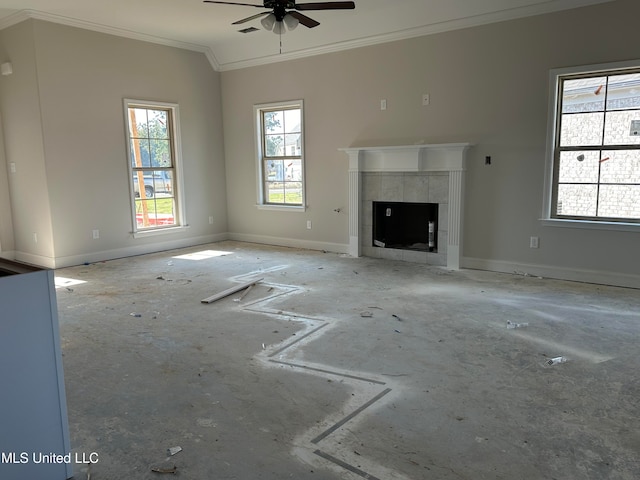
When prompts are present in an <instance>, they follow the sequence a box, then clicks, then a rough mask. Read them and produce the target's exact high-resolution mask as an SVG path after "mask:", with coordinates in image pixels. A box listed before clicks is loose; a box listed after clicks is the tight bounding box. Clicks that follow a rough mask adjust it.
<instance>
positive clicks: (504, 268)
mask: <svg viewBox="0 0 640 480" xmlns="http://www.w3.org/2000/svg"><path fill="white" fill-rule="evenodd" d="M462 268H470V269H473V270H488V271H491V272H501V273H516V274H520V275H531V276H534V277H544V278H554V279H558V280H570V281H574V282H584V283H595V284H598V285H612V286H616V287H629V288H640V275H632V274H628V273H618V272H607V271H601V270H585V269H579V268H566V267H556V266H551V265H533V264H526V263H515V262H507V261H504V260H487V259H483V258H472V257H463V258H462Z"/></svg>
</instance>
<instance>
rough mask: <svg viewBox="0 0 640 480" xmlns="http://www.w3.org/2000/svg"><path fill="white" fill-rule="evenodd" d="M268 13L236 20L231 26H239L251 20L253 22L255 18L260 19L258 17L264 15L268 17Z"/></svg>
mask: <svg viewBox="0 0 640 480" xmlns="http://www.w3.org/2000/svg"><path fill="white" fill-rule="evenodd" d="M269 13H270V12H262V13H256V14H255V15H251V16H250V17H247V18H243V19H242V20H236V21H235V22H233V23H232V24H231V25H239V24H241V23H245V22H250V21H251V20H254V19H256V18H260V17H262V16H264V15H269Z"/></svg>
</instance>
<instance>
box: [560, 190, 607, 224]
mask: <svg viewBox="0 0 640 480" xmlns="http://www.w3.org/2000/svg"><path fill="white" fill-rule="evenodd" d="M597 194H598V189H597V186H596V185H571V184H569V185H567V184H560V185H558V207H557V213H558V215H569V216H586V217H594V216H595V215H596V206H597V202H596V197H597Z"/></svg>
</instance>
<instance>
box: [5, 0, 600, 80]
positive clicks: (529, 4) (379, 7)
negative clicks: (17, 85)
mask: <svg viewBox="0 0 640 480" xmlns="http://www.w3.org/2000/svg"><path fill="white" fill-rule="evenodd" d="M231 1H237V2H240V3H251V4H256V5H261V4H262V0H231ZM307 1H308V0H298V3H299V4H301V3H305V2H307ZM607 1H613V0H355V3H356V8H355V10H333V11H305V12H303V13H305V14H306V15H308V16H310V17H312V18H313V19H315V20H317V21H319V22H320V23H321V25H320V26H318V27H316V28H313V29H308V28H306V27H304V26H302V25H300V26H299V27H298V28H297V29H296V30H294V31H292V32H288V33H286V34H285V35H283V36H282V38H281V39H280V38H279V37H278V35H275V34H274V33H272V32H268V31H265V30H264V29H262V27H261V25H260V21H259V20H254V21H252V22H248V23H244V24H242V25H231V23H232V22H234V21H236V20H240V19H242V18H245V17H248V16H251V15H254V14H256V13H260V11H261V10H259V9H258V8H251V7H247V6H238V5H217V4H207V3H203V2H202V0H0V29H2V28H6V27H8V26H10V25H13V24H15V23H18V22H20V21H23V20H25V19H27V18H36V19H41V20H47V21H52V22H57V23H62V24H66V25H72V26H77V27H81V28H88V29H91V30H96V31H101V32H106V33H111V34H115V35H121V36H126V37H131V38H137V39H142V40H148V41H152V42H156V43H161V44H166V45H173V46H178V47H182V48H188V49H192V50H196V51H201V52H203V53H205V54H206V55H207V57H208V58H209V60H210V62H211V63H212V65H213V66H214V67H215V68H216V69H218V70H231V69H235V68H242V67H247V66H251V65H259V64H264V63H271V62H277V61H282V60H288V59H292V58H299V57H302V56H307V55H313V54H318V53H326V52H331V51H337V50H343V49H346V48H353V47H358V46H364V45H370V44H375V43H382V42H386V41H392V40H398V39H402V38H409V37H414V36H419V35H425V34H429V33H436V32H441V31H445V30H453V29H457V28H463V27H467V26H473V25H480V24H485V23H491V22H496V21H501V20H508V19H513V18H518V17H525V16H529V15H537V14H541V13H547V12H552V11H557V10H564V9H569V8H576V7H581V6H586V5H592V4H596V3H604V2H607ZM248 26H255V27H256V28H259V29H260V30H259V31H257V32H253V33H248V34H243V33H239V32H238V30H239V29H241V28H245V27H248ZM280 40H282V51H281V52H280Z"/></svg>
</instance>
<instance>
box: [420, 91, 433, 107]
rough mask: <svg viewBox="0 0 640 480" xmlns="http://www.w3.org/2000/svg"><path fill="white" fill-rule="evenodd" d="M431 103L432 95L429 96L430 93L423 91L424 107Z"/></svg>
mask: <svg viewBox="0 0 640 480" xmlns="http://www.w3.org/2000/svg"><path fill="white" fill-rule="evenodd" d="M429 103H431V97H429V94H428V93H423V94H422V105H423V106H424V107H426V106H427V105H429Z"/></svg>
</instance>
